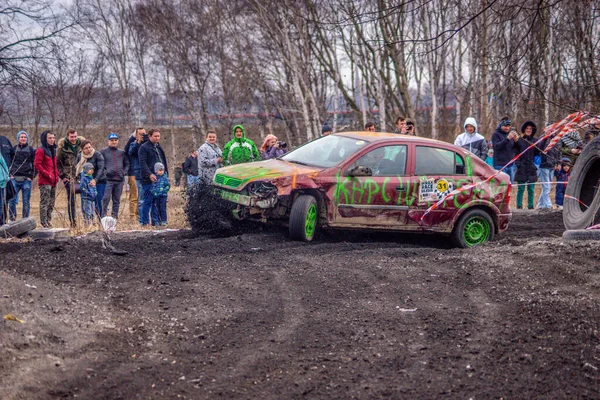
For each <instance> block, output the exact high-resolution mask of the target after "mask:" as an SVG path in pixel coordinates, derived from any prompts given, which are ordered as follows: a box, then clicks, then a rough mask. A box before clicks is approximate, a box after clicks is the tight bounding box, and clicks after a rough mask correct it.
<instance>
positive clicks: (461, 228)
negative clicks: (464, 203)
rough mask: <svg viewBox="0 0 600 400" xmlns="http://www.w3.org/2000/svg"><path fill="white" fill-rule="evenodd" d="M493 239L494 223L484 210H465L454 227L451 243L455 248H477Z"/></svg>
mask: <svg viewBox="0 0 600 400" xmlns="http://www.w3.org/2000/svg"><path fill="white" fill-rule="evenodd" d="M492 239H494V221H493V220H492V217H490V215H489V214H488V213H487V212H485V211H484V210H481V209H478V208H475V209H471V210H467V211H466V212H465V213H464V214H463V215H461V217H460V218H459V220H458V222H457V223H456V225H455V226H454V230H453V231H452V242H453V243H454V245H455V246H457V247H462V248H467V247H473V246H478V245H480V244H483V243H485V242H488V241H491V240H492Z"/></svg>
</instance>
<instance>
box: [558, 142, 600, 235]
mask: <svg viewBox="0 0 600 400" xmlns="http://www.w3.org/2000/svg"><path fill="white" fill-rule="evenodd" d="M598 185H600V137H597V138H595V139H594V140H592V141H591V142H590V143H588V144H587V146H585V147H584V148H583V151H582V152H581V154H580V155H579V157H578V158H577V161H576V162H575V165H574V166H573V170H572V171H571V175H570V178H569V182H568V183H567V189H566V191H565V195H566V196H569V197H566V196H565V202H564V207H563V223H564V225H565V228H567V229H569V230H574V229H585V228H587V227H589V226H592V225H594V224H596V223H598V222H600V190H598ZM571 197H573V198H575V199H578V200H579V201H581V203H583V204H581V203H580V202H579V201H577V200H573V199H572V198H571ZM584 204H585V205H584Z"/></svg>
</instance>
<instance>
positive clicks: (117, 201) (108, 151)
mask: <svg viewBox="0 0 600 400" xmlns="http://www.w3.org/2000/svg"><path fill="white" fill-rule="evenodd" d="M100 153H102V156H104V168H105V170H106V180H107V183H106V191H105V192H104V196H103V197H102V214H101V216H102V217H105V216H106V214H108V203H109V202H110V201H111V199H112V212H111V217H113V218H114V219H118V218H119V207H120V206H121V194H122V193H123V185H124V184H125V177H126V176H127V173H128V172H129V156H128V155H127V154H126V153H125V151H124V150H121V149H119V135H117V134H116V133H113V132H111V133H110V134H109V135H108V147H105V148H103V149H102V150H100Z"/></svg>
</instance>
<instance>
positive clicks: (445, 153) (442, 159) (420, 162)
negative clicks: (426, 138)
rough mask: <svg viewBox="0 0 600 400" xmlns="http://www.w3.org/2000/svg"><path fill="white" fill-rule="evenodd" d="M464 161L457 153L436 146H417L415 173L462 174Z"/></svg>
mask: <svg viewBox="0 0 600 400" xmlns="http://www.w3.org/2000/svg"><path fill="white" fill-rule="evenodd" d="M464 173H465V161H464V159H463V158H462V157H461V156H460V155H459V154H457V153H455V152H453V151H451V150H446V149H439V148H437V147H427V146H417V151H416V165H415V175H419V176H421V175H464Z"/></svg>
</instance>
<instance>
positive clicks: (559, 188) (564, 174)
mask: <svg viewBox="0 0 600 400" xmlns="http://www.w3.org/2000/svg"><path fill="white" fill-rule="evenodd" d="M571 167H573V162H572V161H571V159H570V158H569V157H563V158H561V160H560V164H558V165H557V166H556V169H555V170H554V176H555V177H556V194H555V201H556V208H558V209H559V210H562V209H563V204H564V200H565V191H566V189H567V182H568V181H569V176H570V175H571Z"/></svg>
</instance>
